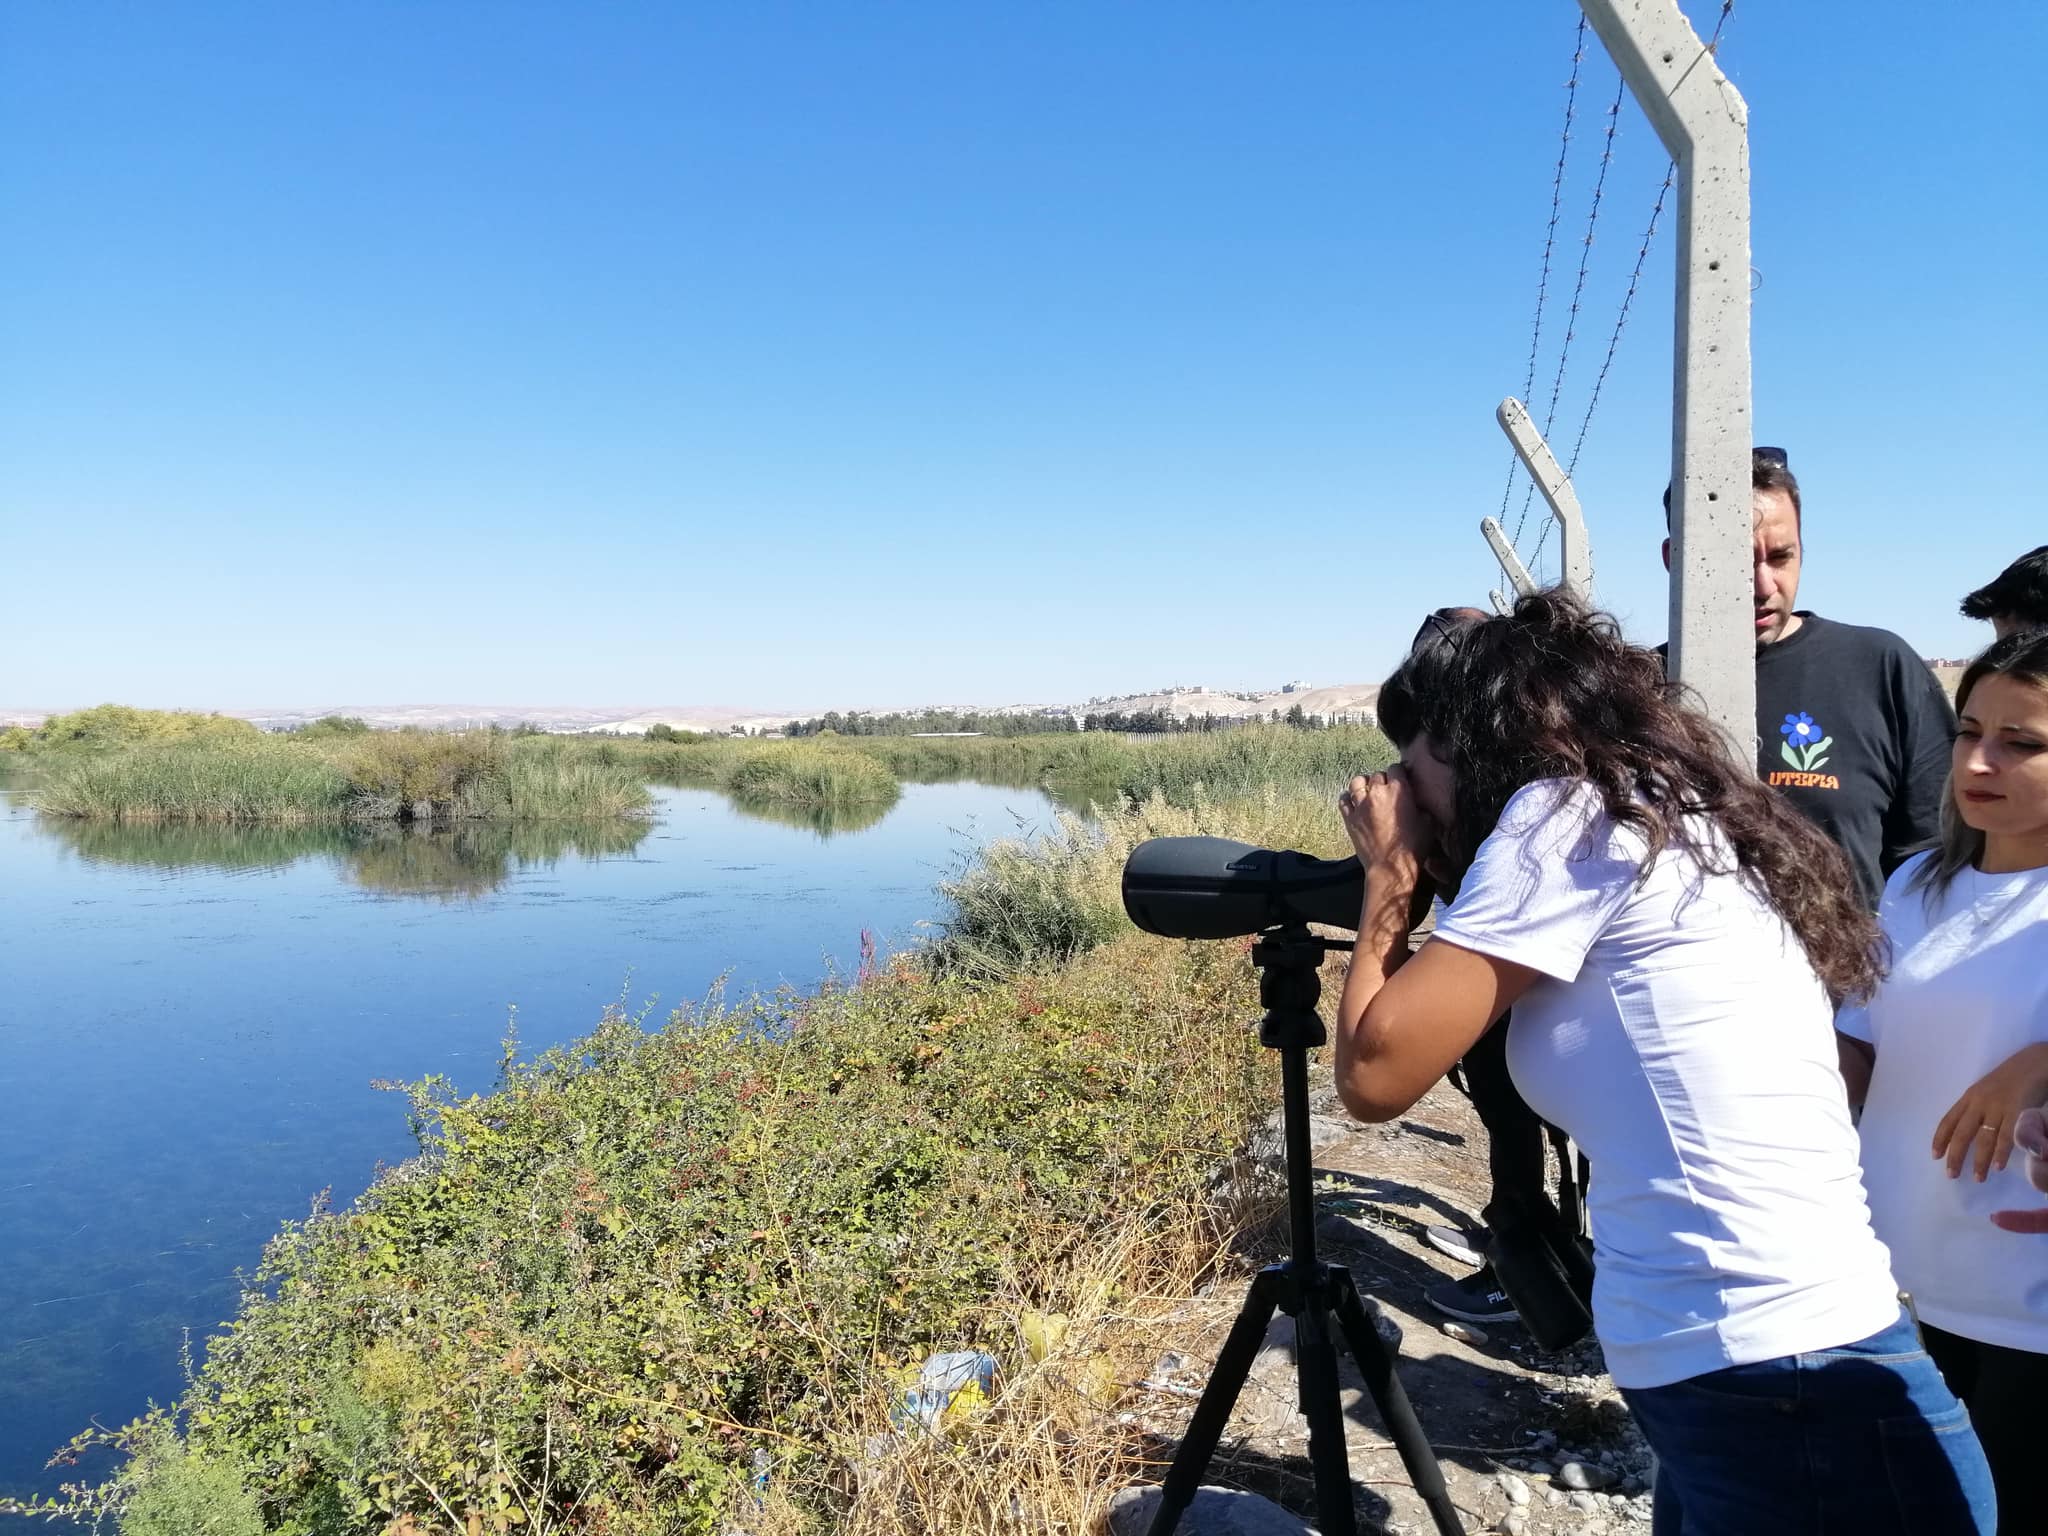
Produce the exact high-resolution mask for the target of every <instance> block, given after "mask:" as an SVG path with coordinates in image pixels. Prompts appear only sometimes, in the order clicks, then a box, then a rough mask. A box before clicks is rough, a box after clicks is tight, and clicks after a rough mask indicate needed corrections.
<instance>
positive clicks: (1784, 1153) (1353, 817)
mask: <svg viewBox="0 0 2048 1536" xmlns="http://www.w3.org/2000/svg"><path fill="white" fill-rule="evenodd" d="M1379 709H1380V722H1381V724H1382V726H1383V727H1384V728H1385V729H1386V731H1387V733H1388V735H1389V736H1390V737H1392V738H1393V740H1394V742H1395V744H1396V745H1397V746H1398V747H1399V748H1400V749H1401V763H1400V765H1399V766H1397V767H1395V768H1392V769H1390V770H1389V771H1388V772H1386V773H1384V774H1376V775H1374V776H1372V777H1371V778H1369V779H1368V778H1360V779H1354V780H1353V781H1352V783H1351V786H1350V787H1349V788H1348V789H1347V790H1346V791H1345V794H1344V797H1343V801H1342V806H1341V809H1342V814H1343V818H1344V824H1345V827H1346V830H1347V831H1348V832H1349V834H1350V837H1351V841H1352V844H1353V846H1354V847H1355V848H1356V849H1357V851H1358V855H1359V858H1360V861H1361V862H1362V863H1363V865H1364V867H1365V871H1366V887H1365V900H1364V907H1363V910H1362V911H1361V913H1360V915H1359V928H1358V947H1357V951H1356V953H1355V954H1354V956H1353V960H1352V967H1351V973H1350V975H1349V977H1348V978H1347V980H1346V982H1345V986H1344V993H1343V997H1342V999H1341V1001H1340V1002H1339V1005H1338V1018H1337V1031H1336V1072H1337V1085H1338V1088H1339V1090H1340V1092H1341V1093H1342V1095H1343V1097H1344V1101H1345V1103H1346V1104H1347V1105H1348V1106H1349V1107H1350V1109H1351V1110H1352V1112H1353V1113H1354V1114H1357V1115H1359V1116H1361V1117H1362V1118H1364V1119H1368V1120H1390V1119H1392V1118H1394V1117H1395V1116H1397V1115H1399V1114H1401V1113H1403V1112H1404V1111H1406V1110H1407V1109H1408V1107H1409V1106H1410V1105H1411V1104H1413V1103H1414V1102H1415V1101H1416V1100H1417V1099H1418V1098H1420V1097H1421V1096H1422V1095H1423V1094H1424V1093H1425V1092H1427V1091H1428V1089H1429V1087H1430V1086H1431V1085H1432V1084H1433V1083H1435V1082H1436V1081H1437V1079H1438V1078H1440V1077H1441V1076H1442V1075H1443V1074H1444V1072H1445V1070H1446V1069H1447V1068H1448V1067H1449V1065H1450V1064H1451V1063H1452V1062H1453V1061H1455V1060H1457V1059H1458V1057H1459V1055H1460V1054H1461V1053H1462V1052H1464V1051H1465V1050H1466V1048H1467V1047H1469V1046H1470V1045H1471V1044H1472V1042H1473V1041H1474V1040H1476V1039H1477V1038H1478V1037H1479V1035H1480V1034H1481V1033H1482V1032H1484V1031H1485V1030H1486V1029H1487V1027H1488V1026H1489V1025H1490V1024H1492V1022H1493V1021H1494V1020H1495V1019H1497V1018H1498V1017H1500V1015H1501V1014H1502V1013H1503V1012H1504V1011H1506V1010H1507V1009H1508V1008H1509V1007H1510V1006H1512V1007H1513V1009H1514V1020H1513V1023H1512V1024H1511V1025H1510V1026H1509V1032H1508V1041H1507V1054H1508V1064H1509V1068H1510V1070H1511V1071H1512V1073H1513V1075H1514V1079H1515V1083H1516V1086H1517V1087H1518V1088H1520V1089H1521V1091H1522V1094H1523V1096H1524V1097H1525V1098H1526V1099H1527V1100H1528V1101H1529V1103H1530V1105H1531V1107H1533V1108H1534V1109H1535V1110H1536V1112H1537V1113H1538V1114H1540V1115H1542V1116H1543V1117H1544V1119H1546V1120H1548V1121H1550V1122H1551V1123H1552V1124H1555V1125H1559V1126H1562V1127H1563V1128H1564V1129H1565V1130H1566V1131H1567V1132H1569V1133H1570V1134H1571V1136H1572V1138H1573V1140H1575V1141H1576V1142H1577V1143H1578V1144H1579V1146H1580V1147H1581V1148H1582V1149H1583V1150H1584V1152H1585V1153H1586V1155H1587V1156H1588V1157H1589V1158H1590V1159H1591V1162H1592V1169H1593V1177H1592V1184H1591V1192H1590V1197H1589V1201H1588V1209H1589V1211H1590V1214H1591V1217H1592V1226H1593V1245H1594V1259H1595V1275H1596V1278H1595V1281H1594V1287H1593V1318H1594V1327H1595V1330H1596V1332H1597V1333H1598V1335H1599V1338H1600V1341H1601V1344H1602V1346H1603V1348H1604V1350H1605V1352H1606V1356H1607V1364H1608V1369H1609V1370H1610V1372H1611V1373H1612V1375H1613V1377H1614V1381H1615V1385H1616V1386H1617V1387H1619V1388H1620V1389H1621V1391H1622V1395H1623V1396H1624V1397H1625V1398H1626V1399H1627V1401H1628V1404H1629V1407H1630V1409H1631V1410H1632V1412H1633V1413H1634V1415H1635V1417H1636V1421H1637V1423H1638V1424H1639V1425H1640V1426H1641V1428H1642V1431H1643V1433H1644V1435H1645V1437H1646V1438H1647V1439H1648V1440H1649V1442H1650V1444H1651V1446H1652V1447H1653V1448H1654V1449H1655V1450H1656V1452H1657V1455H1658V1463H1659V1464H1658V1472H1657V1484H1656V1491H1655V1498H1656V1515H1655V1522H1654V1527H1653V1528H1654V1531H1655V1533H1656V1536H1678V1533H1681V1532H1682V1533H1683V1536H1781V1533H1782V1536H1793V1533H1798V1536H1810V1533H1820V1532H1823V1531H1826V1532H1833V1531H1851V1530H1853V1531H1856V1532H1858V1533H1862V1536H1879V1533H1886V1536H1950V1533H1955V1536H1961V1533H1976V1536H1989V1533H1990V1531H1991V1529H1992V1525H1993V1518H1994V1517H1993V1501H1992V1494H1991V1485H1990V1474H1989V1472H1988V1470H1987V1469H1986V1467H1985V1463H1984V1457H1983V1453H1982V1451H1981V1450H1980V1448H1979V1447H1978V1444H1977V1440H1976V1436H1975V1435H1974V1433H1973V1432H1972V1430H1971V1428H1970V1422H1969V1416H1968V1413H1967V1411H1966V1410H1965V1409H1964V1408H1963V1407H1962V1405H1961V1404H1960V1403H1959V1402H1958V1401H1957V1400H1956V1397H1955V1395H1954V1394H1953V1393H1952V1392H1950V1391H1949V1389H1948V1388H1947V1386H1946V1385H1945V1384H1944V1383H1943V1381H1942V1378H1941V1375H1940V1373H1939V1372H1938V1371H1937V1370H1936V1369H1935V1367H1934V1364H1933V1362H1932V1361H1931V1360H1930V1359H1929V1358H1928V1357H1927V1355H1926V1354H1925V1353H1924V1352H1923V1351H1922V1349H1921V1347H1920V1341H1919V1339H1918V1337H1917V1336H1916V1334H1915V1332H1914V1328H1913V1324H1912V1321H1911V1319H1910V1318H1909V1317H1908V1316H1907V1315H1906V1314H1905V1313H1904V1311H1903V1310H1902V1308H1901V1307H1900V1304H1899V1298H1898V1288H1897V1286H1896V1284H1895V1283H1894V1282H1893V1279H1892V1275H1891V1267H1890V1263H1889V1258H1888V1255H1887V1254H1886V1252H1885V1249H1884V1247H1883V1245H1882V1244H1881V1243H1879V1241H1878V1240H1877V1238H1876V1237H1875V1236H1874V1235H1873V1233H1872V1231H1871V1225H1870V1214H1869V1210H1868V1207H1867V1205H1866V1202H1865V1199H1864V1191H1863V1184H1862V1180H1861V1176H1860V1171H1859V1168H1858V1164H1857V1141H1856V1132H1855V1129H1854V1128H1853V1126H1852V1125H1851V1124H1850V1120H1849V1112H1848V1105H1847V1102H1846V1100H1845V1097H1844V1093H1843V1085H1842V1077H1841V1073H1840V1070H1839V1068H1838V1066H1837V1063H1836V1055H1835V1045H1834V1031H1833V1028H1832V1024H1833V1019H1834V1009H1835V1003H1836V1002H1837V1001H1838V1000H1842V999H1856V998H1861V997H1865V996H1867V995H1869V993H1870V992H1871V990H1872V989H1873V988H1874V987H1875V985H1876V984H1877V981H1878V978H1879V956H1880V941H1879V936H1878V932H1877V929H1876V926H1875V924H1874V922H1873V920H1872V919H1871V917H1870V916H1869V914H1868V913H1867V912H1866V910H1865V909H1864V907H1863V905H1862V902H1861V901H1860V899H1859V898H1858V895H1857V889H1856V884H1855V881H1854V880H1853V879H1852V877H1851V875H1850V871H1849V868H1848V865H1847V863H1846V862H1845V860H1844V858H1843V855H1842V854H1841V853H1840V851H1839V850H1837V849H1836V847H1835V846H1834V844H1832V843H1831V842H1829V841H1828V839H1827V838H1826V837H1825V836H1824V835H1823V834H1822V833H1820V832H1819V831H1817V830H1815V829H1814V828H1813V827H1812V826H1811V825H1810V824H1809V823H1808V822H1807V821H1806V820H1805V819H1804V818H1803V817H1801V816H1800V815H1799V813H1798V812H1797V811H1795V810H1793V809H1791V808H1790V807H1789V806H1787V805H1786V804H1785V803H1784V802H1783V801H1782V800H1781V799H1780V798H1779V797H1778V796H1776V795H1774V794H1772V793H1771V792H1770V790H1768V789H1767V788H1766V787H1765V786H1764V785H1763V784H1761V783H1760V782H1759V781H1758V780H1757V778H1756V777H1755V775H1754V773H1753V772H1752V771H1751V770H1750V769H1749V768H1747V767H1746V766H1745V765H1743V764H1742V763H1740V762H1738V761H1737V759H1736V758H1735V756H1734V755H1733V754H1732V753H1731V752H1730V750H1729V747H1728V744H1727V743H1726V742H1725V741H1724V739H1723V738H1722V737H1721V736H1720V735H1719V734H1718V732H1717V731H1716V729H1715V727H1714V726H1713V725H1712V723H1711V722H1709V721H1708V720H1707V719H1706V717H1705V716H1703V715H1701V714H1700V713H1698V712H1697V711H1696V710H1695V709H1693V708H1691V707H1690V706H1689V705H1688V704H1687V703H1686V702H1685V700H1684V698H1683V696H1682V694H1681V692H1680V690H1679V689H1678V688H1677V687H1676V686H1675V685H1672V684H1669V683H1667V682H1666V681H1665V678H1664V671H1663V665H1662V663H1661V661H1660V660H1659V659H1658V657H1657V656H1656V655H1655V654H1653V653H1652V652H1649V651H1646V650H1641V649H1638V648H1636V647H1634V646H1630V645H1628V644H1626V643H1625V642H1624V641H1623V640H1622V638H1621V636H1620V633H1619V631H1618V629H1617V628H1616V626H1615V624H1614V622H1613V621H1612V620H1611V619H1609V618H1608V617H1606V616H1605V615H1603V614H1598V613H1594V612H1592V611H1590V610H1588V609H1586V608H1585V607H1583V606H1582V605H1581V604H1579V603H1578V602H1577V601H1576V600H1574V599H1573V598H1571V597H1569V596H1568V595H1566V594H1564V593H1561V592H1555V591H1553V592H1543V593H1538V594H1535V595H1533V596H1530V597H1526V598H1523V599H1522V600H1521V601H1520V602H1519V603H1518V604H1517V605H1516V606H1515V609H1514V611H1513V613H1512V614H1509V615H1507V616H1504V617H1499V618H1491V619H1487V620H1485V621H1484V622H1483V623H1478V624H1473V625H1471V626H1469V627H1467V628H1465V629H1464V630H1462V631H1461V632H1460V634H1459V636H1458V639H1457V642H1456V644H1455V645H1451V646H1446V647H1440V648H1435V649H1432V650H1430V651H1428V652H1427V653H1422V654H1418V655H1416V656H1414V657H1411V658H1410V659H1409V661H1407V662H1406V663H1404V664H1403V665H1402V667H1401V668H1400V670H1398V671H1397V672H1396V673H1395V674H1394V676H1393V677H1392V678H1390V679H1389V680H1388V681H1387V684H1386V686H1385V687H1384V688H1383V689H1382V690H1381V694H1380V704H1379ZM1425 867H1427V869H1428V871H1429V872H1428V874H1425V873H1424V871H1425ZM1431 878H1434V879H1436V880H1438V881H1439V882H1440V883H1441V884H1443V885H1444V886H1446V887H1448V888H1454V889H1455V890H1456V893H1457V894H1456V896H1455V898H1454V899H1453V900H1452V901H1451V903H1450V906H1449V908H1448V909H1447V910H1446V912H1445V913H1444V915H1443V917H1442V918H1441V919H1440V920H1439V921H1438V924H1437V928H1436V933H1435V936H1434V937H1433V938H1432V939H1431V940H1430V941H1429V942H1428V943H1426V944H1424V945H1423V946H1422V948H1421V949H1420V950H1418V951H1417V952H1416V953H1415V954H1414V956H1413V957H1412V958H1410V956H1409V953H1408V917H1409V913H1410V911H1411V910H1412V902H1413V898H1414V896H1415V892H1416V889H1417V886H1418V884H1419V883H1421V882H1423V881H1425V880H1427V879H1431Z"/></svg>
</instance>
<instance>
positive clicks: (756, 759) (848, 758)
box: [722, 742, 902, 808]
mask: <svg viewBox="0 0 2048 1536" xmlns="http://www.w3.org/2000/svg"><path fill="white" fill-rule="evenodd" d="M722 787H723V788H724V790H725V792H726V793H727V794H729V795H731V796H732V797H733V798H734V799H736V800H748V801H755V802H760V801H771V800H779V801H783V802H786V803H788V804H792V805H804V806H826V807H833V808H839V807H848V806H859V805H887V804H888V803H889V802H891V801H893V800H894V799H895V798H896V797H897V795H898V794H900V793H901V792H902V791H901V788H900V786H899V785H898V783H897V781H896V776H895V775H894V774H893V773H891V772H890V771H889V770H888V768H886V767H885V766H884V765H883V764H881V763H880V762H878V761H877V760H876V759H874V758H873V757H870V756H869V755H867V754H866V753H864V752H855V751H850V750H848V749H845V748H842V747H836V746H813V745H811V744H810V743H808V742H790V743H788V744H786V745H781V744H778V745H774V746H764V747H758V748H755V749H754V750H752V751H749V752H746V753H744V754H742V755H741V756H740V757H739V759H738V760H737V761H736V762H735V763H734V764H733V765H732V767H731V768H730V769H729V770H728V772H727V773H726V775H725V779H724V782H723V785H722Z"/></svg>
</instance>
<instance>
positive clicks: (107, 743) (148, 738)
mask: <svg viewBox="0 0 2048 1536" xmlns="http://www.w3.org/2000/svg"><path fill="white" fill-rule="evenodd" d="M262 734H263V733H262V732H261V731H259V730H257V729H256V727H255V726H253V725H251V724H250V723H249V722H248V721H246V720H236V719H233V718H231V717H230V716H227V715H202V714H195V713H193V712H191V711H188V710H170V709H134V708H131V707H130V706H129V705H126V704H99V705H95V706H94V707H93V708H91V709H80V710H75V711H73V712H72V713H70V714H68V715H52V716H50V718H49V719H47V720H45V721H44V722H43V723H42V725H40V726H39V727H37V729H36V732H35V740H36V745H38V746H43V747H128V746H137V745H141V744H145V743H147V744H155V745H161V744H164V743H168V742H181V741H182V742H210V743H215V744H220V743H229V742H247V741H253V740H255V739H256V738H258V737H260V736H261V735H262Z"/></svg>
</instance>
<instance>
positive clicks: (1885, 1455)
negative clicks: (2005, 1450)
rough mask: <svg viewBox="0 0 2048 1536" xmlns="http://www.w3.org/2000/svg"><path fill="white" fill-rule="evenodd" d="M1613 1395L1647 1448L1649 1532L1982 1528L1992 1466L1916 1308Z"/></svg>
mask: <svg viewBox="0 0 2048 1536" xmlns="http://www.w3.org/2000/svg"><path fill="white" fill-rule="evenodd" d="M1622 1396H1623V1397H1624V1398H1626V1399H1627V1400H1628V1406H1629V1409H1630V1411H1631V1412H1632V1413H1634V1415H1635V1418H1636V1423H1637V1424H1638V1425H1639V1426H1640V1427H1641V1428H1642V1431H1643V1435H1644V1438H1646V1439H1647V1440H1648V1441H1649V1442H1650V1446H1651V1448H1652V1449H1653V1450H1655V1451H1656V1453H1657V1462H1658V1465H1657V1487H1656V1514H1655V1517H1654V1519H1653V1522H1652V1525H1651V1531H1652V1536H1850V1533H1854V1536H1992V1532H1993V1531H1994V1529H1995V1528H1996V1525H1997V1520H1996V1515H1995V1509H1996V1506H1995V1502H1994V1500H1993V1497H1992V1492H1991V1469H1990V1468H1989V1467H1988V1466H1987V1465H1986V1464H1985V1461H1984V1452H1983V1450H1982V1449H1981V1448H1980V1447H1979V1445H1978V1444H1977V1434H1976V1431H1975V1430H1973V1429H1972V1428H1971V1427H1970V1416H1969V1412H1968V1410H1966V1409H1965V1408H1964V1407H1963V1405H1962V1404H1961V1403H1960V1402H1959V1401H1957V1399H1956V1395H1955V1394H1954V1393H1953V1392H1951V1391H1949V1389H1948V1386H1947V1384H1946V1383H1944V1382H1943V1381H1942V1379H1941V1373H1940V1372H1939V1371H1937V1370H1936V1369H1935V1367H1934V1361H1933V1360H1932V1359H1930V1358H1929V1357H1928V1355H1927V1352H1926V1351H1925V1350H1923V1349H1922V1348H1921V1347H1920V1337H1919V1334H1918V1333H1917V1332H1916V1331H1915V1329H1914V1327H1913V1322H1912V1319H1911V1318H1909V1317H1907V1316H1906V1314H1905V1313H1904V1312H1903V1311H1902V1312H1901V1313H1900V1314H1899V1320H1898V1322H1896V1323H1894V1324H1893V1325H1892V1326H1891V1327H1889V1328H1886V1329H1884V1330H1883V1331H1882V1332H1880V1333H1875V1334H1872V1335H1871V1336H1870V1337H1869V1338H1867V1339H1864V1340H1862V1341H1861V1342H1860V1343H1855V1344H1844V1345H1843V1346H1841V1347H1840V1348H1839V1349H1824V1350H1820V1351H1817V1352H1815V1353H1813V1354H1808V1355H1787V1356H1784V1357H1783V1358H1781V1359H1777V1360H1765V1361H1762V1362H1760V1363H1758V1364H1756V1365H1737V1366H1730V1367H1729V1368H1728V1369H1726V1370H1721V1371H1710V1372H1708V1373H1707V1374H1706V1375H1704V1376H1695V1377H1692V1378H1691V1379H1690V1380H1687V1381H1679V1382H1673V1383H1672V1384H1671V1385H1670V1386H1666V1387H1636V1388H1624V1389H1623V1391H1622Z"/></svg>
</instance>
